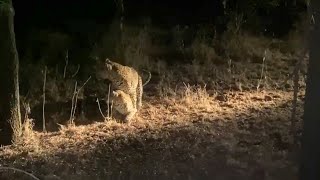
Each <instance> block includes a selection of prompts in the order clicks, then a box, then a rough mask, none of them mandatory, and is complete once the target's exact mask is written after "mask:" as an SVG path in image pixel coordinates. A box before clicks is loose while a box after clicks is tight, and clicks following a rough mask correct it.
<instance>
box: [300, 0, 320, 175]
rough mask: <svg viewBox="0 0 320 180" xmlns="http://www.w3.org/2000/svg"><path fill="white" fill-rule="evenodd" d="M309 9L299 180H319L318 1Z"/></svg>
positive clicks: (319, 24) (319, 62) (319, 84)
mask: <svg viewBox="0 0 320 180" xmlns="http://www.w3.org/2000/svg"><path fill="white" fill-rule="evenodd" d="M310 8H311V14H312V16H313V18H314V22H315V24H314V25H313V26H312V30H311V34H310V35H311V36H310V37H311V38H310V56H309V57H310V60H309V67H308V76H307V88H306V95H305V105H304V117H303V120H304V127H303V135H302V154H301V166H300V179H301V180H309V179H310V180H311V179H312V180H313V179H314V180H318V179H320V109H319V108H320V81H319V78H320V51H319V47H320V27H319V26H320V13H319V12H320V1H319V0H311V4H310Z"/></svg>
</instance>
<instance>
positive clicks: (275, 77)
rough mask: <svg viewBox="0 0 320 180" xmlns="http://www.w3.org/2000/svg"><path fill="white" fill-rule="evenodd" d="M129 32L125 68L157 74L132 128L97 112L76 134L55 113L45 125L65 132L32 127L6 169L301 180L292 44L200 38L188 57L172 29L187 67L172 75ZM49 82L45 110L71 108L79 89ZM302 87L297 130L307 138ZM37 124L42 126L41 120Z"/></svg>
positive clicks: (5, 173)
mask: <svg viewBox="0 0 320 180" xmlns="http://www.w3.org/2000/svg"><path fill="white" fill-rule="evenodd" d="M128 31H129V32H130V33H131V34H130V33H128V34H126V35H127V36H128V37H127V38H126V41H124V42H125V44H126V46H125V48H124V49H125V51H124V56H125V62H126V64H130V65H132V66H135V67H137V68H148V69H149V70H151V71H152V72H153V77H152V81H151V82H150V84H148V85H147V86H146V87H145V94H144V105H143V108H142V110H141V111H140V112H139V113H138V115H137V116H136V118H135V119H134V120H133V121H131V122H129V123H128V124H122V123H119V122H117V121H115V120H109V121H105V122H103V121H102V120H101V117H100V115H99V113H98V110H97V106H96V104H94V107H92V108H93V109H95V110H94V112H96V114H97V115H95V116H87V117H86V118H87V119H83V117H82V116H80V115H78V116H77V117H76V119H75V124H71V125H70V124H69V125H68V124H63V123H62V121H64V120H63V119H68V118H69V117H68V116H66V117H64V116H60V113H61V114H63V112H62V110H61V109H63V107H62V106H60V105H57V104H56V105H53V107H54V108H53V109H54V113H51V114H52V115H50V116H51V117H52V119H53V120H51V119H50V118H48V119H49V120H48V121H50V122H48V123H51V124H56V123H60V124H63V125H59V130H58V131H52V132H47V133H43V132H39V131H35V130H32V129H33V125H34V122H33V120H32V119H31V117H29V118H28V120H26V121H25V123H24V127H23V129H24V133H23V136H22V138H21V140H19V141H18V142H16V143H15V144H14V145H12V146H8V147H2V148H1V149H0V167H3V166H7V167H15V168H19V169H23V170H25V171H27V172H30V173H32V174H34V175H35V176H37V177H38V178H40V179H138V178H140V179H141V178H142V179H217V180H223V179H273V180H274V179H279V180H280V179H292V180H294V179H295V178H296V175H297V163H296V159H295V157H296V156H295V153H296V149H293V148H292V147H293V144H292V142H293V140H292V135H291V134H289V130H290V113H291V101H292V94H293V93H292V89H293V88H292V81H291V80H289V81H288V82H285V79H286V77H287V74H289V73H291V72H292V68H293V66H294V64H295V62H296V61H297V58H298V56H297V55H296V54H294V53H292V52H291V51H289V50H288V49H289V47H288V45H287V43H286V42H284V41H280V40H271V39H267V38H262V37H255V36H252V35H249V34H243V33H241V34H240V33H239V34H237V35H236V36H230V34H229V35H228V34H226V35H225V36H224V37H223V38H222V39H223V41H219V42H220V43H218V42H214V41H212V42H209V43H208V42H205V40H206V39H205V36H202V35H199V38H197V39H196V40H195V41H194V42H193V43H192V45H191V46H189V47H184V46H182V45H181V43H180V42H181V36H183V33H184V32H182V30H181V28H178V30H177V28H176V29H174V30H173V31H174V32H175V36H174V37H175V38H176V42H177V45H176V50H177V51H179V52H180V54H181V56H180V57H183V60H187V61H188V62H189V63H180V65H174V66H170V65H167V63H166V62H165V61H163V60H161V58H157V59H155V58H152V55H150V54H153V55H154V54H161V52H162V51H163V49H164V48H159V47H156V46H154V45H152V42H151V40H150V39H151V38H150V36H152V33H154V32H153V31H151V30H149V31H148V29H147V28H146V27H145V28H143V29H142V30H139V31H135V30H131V29H130V30H128ZM134 32H137V33H134ZM110 36H112V35H110ZM132 36H134V37H135V38H132ZM130 37H131V38H130ZM230 37H232V38H230ZM235 37H236V38H235ZM108 38H109V39H110V37H106V38H105V41H106V42H104V43H107V42H108ZM182 39H183V38H182ZM221 42H223V43H221ZM180 45H181V46H180ZM219 48H220V49H224V51H225V52H224V53H221V52H218V49H219ZM102 52H103V49H102V48H101V47H99V48H97V49H96V51H95V52H94V53H95V54H96V56H98V57H101V54H99V53H102ZM143 52H149V53H143ZM190 54H192V56H190ZM169 61H170V59H169ZM33 68H35V66H34V67H33ZM74 69H76V68H74ZM70 71H72V72H74V70H70ZM31 72H32V71H31ZM52 74H54V73H51V74H50V72H49V74H48V87H47V88H48V90H50V91H47V95H46V96H47V97H48V101H52V102H58V100H60V99H63V100H64V101H69V100H70V99H71V97H72V93H73V91H74V90H73V88H74V82H75V80H73V79H72V78H70V80H68V79H66V78H61V77H60V79H59V77H58V76H57V75H52ZM71 74H72V73H71ZM41 77H42V76H40V77H38V76H37V77H35V78H34V79H32V80H31V81H37V80H36V79H37V78H38V79H40V78H41ZM303 80H304V79H303V78H301V82H300V85H301V88H300V90H301V91H300V92H299V99H298V118H299V119H298V120H299V123H297V126H298V127H297V129H301V127H300V126H301V115H302V105H303V97H304V85H305V84H304V81H303ZM68 81H70V82H69V83H67V82H68ZM38 82H39V80H38ZM62 82H64V83H62ZM30 83H32V82H30ZM61 83H62V85H61ZM79 86H80V85H79ZM86 86H87V87H89V88H91V87H92V86H95V87H92V88H93V89H94V88H98V89H99V88H100V86H99V85H92V84H90V83H88V85H86ZM100 89H101V88H100ZM102 89H103V88H102ZM60 92H63V93H64V94H63V95H62V94H61V93H60ZM37 93H41V92H37V88H34V89H30V93H29V94H30V95H29V99H32V102H29V103H30V104H31V106H35V104H41V99H40V98H36V96H37ZM68 93H69V94H68ZM26 99H27V98H26ZM58 107H59V108H60V109H59V108H58ZM48 108H49V107H48ZM70 108H71V105H70V103H69V105H68V107H67V108H65V109H68V110H65V109H64V111H65V112H67V114H68V113H69V114H70V110H69V109H70ZM48 111H49V110H48ZM48 116H49V115H48ZM35 120H36V124H37V123H38V122H40V124H41V121H42V119H35ZM298 133H299V132H298ZM1 171H2V172H1V173H0V177H1V179H13V177H16V178H18V177H19V179H24V178H25V179H27V178H29V179H31V178H30V177H28V176H26V175H24V174H22V173H20V172H16V173H15V172H14V171H13V170H1Z"/></svg>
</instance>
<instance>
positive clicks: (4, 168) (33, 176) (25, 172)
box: [0, 167, 40, 180]
mask: <svg viewBox="0 0 320 180" xmlns="http://www.w3.org/2000/svg"><path fill="white" fill-rule="evenodd" d="M0 170H1V171H3V170H13V171H18V172H22V173H24V174H26V175H28V176H30V177H31V178H33V179H35V180H40V179H39V178H37V177H36V176H35V175H33V174H31V173H28V172H27V171H24V170H21V169H17V168H13V167H0Z"/></svg>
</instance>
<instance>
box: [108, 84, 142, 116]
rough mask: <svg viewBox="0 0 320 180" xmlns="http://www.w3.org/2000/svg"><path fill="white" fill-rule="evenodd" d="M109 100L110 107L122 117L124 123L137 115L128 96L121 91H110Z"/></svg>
mask: <svg viewBox="0 0 320 180" xmlns="http://www.w3.org/2000/svg"><path fill="white" fill-rule="evenodd" d="M110 100H111V101H112V107H113V108H114V109H115V110H116V111H117V112H118V113H120V114H121V115H122V116H124V119H123V120H124V121H125V122H128V121H130V120H131V119H132V118H133V117H134V115H135V114H136V113H137V109H136V108H135V107H134V104H133V103H132V101H131V97H130V95H129V94H127V93H125V92H123V91H122V90H114V91H112V94H111V98H110Z"/></svg>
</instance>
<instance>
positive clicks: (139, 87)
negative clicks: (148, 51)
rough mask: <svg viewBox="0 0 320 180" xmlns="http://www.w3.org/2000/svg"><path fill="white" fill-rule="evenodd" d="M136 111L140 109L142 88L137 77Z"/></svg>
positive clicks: (140, 81)
mask: <svg viewBox="0 0 320 180" xmlns="http://www.w3.org/2000/svg"><path fill="white" fill-rule="evenodd" d="M136 91H137V110H139V109H140V108H141V107H142V94H143V86H142V79H141V77H139V82H138V86H137V89H136Z"/></svg>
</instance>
